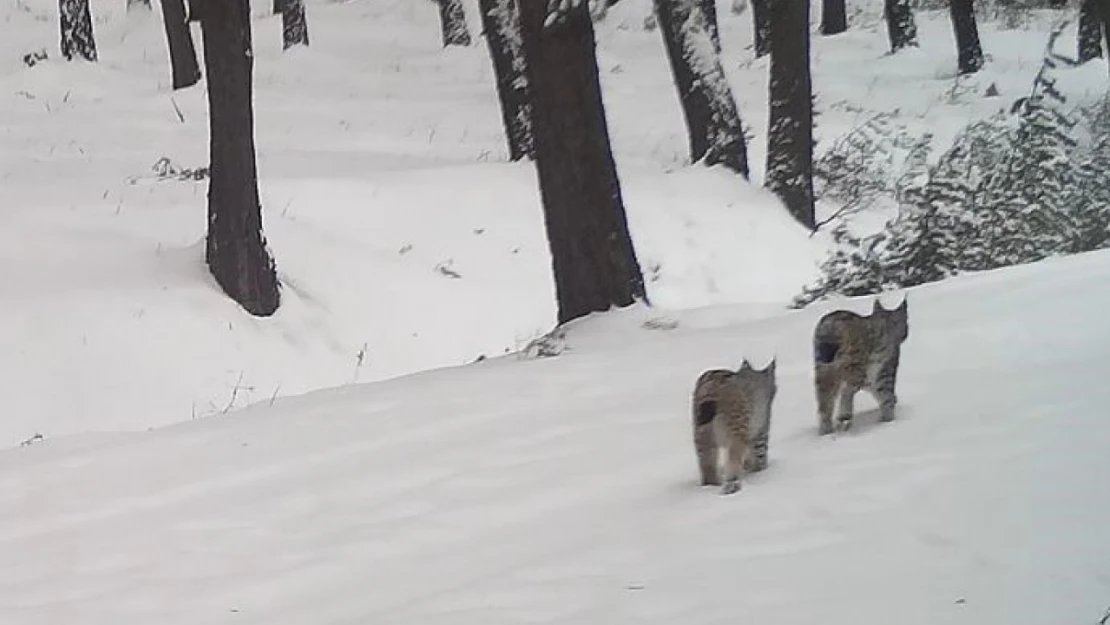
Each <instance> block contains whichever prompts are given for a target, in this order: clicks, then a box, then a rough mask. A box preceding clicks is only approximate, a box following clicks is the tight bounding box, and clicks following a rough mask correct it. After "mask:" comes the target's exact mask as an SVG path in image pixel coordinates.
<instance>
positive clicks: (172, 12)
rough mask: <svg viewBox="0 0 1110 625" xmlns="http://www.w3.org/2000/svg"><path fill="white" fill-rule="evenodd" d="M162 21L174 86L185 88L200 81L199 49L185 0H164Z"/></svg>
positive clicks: (175, 87)
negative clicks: (186, 10)
mask: <svg viewBox="0 0 1110 625" xmlns="http://www.w3.org/2000/svg"><path fill="white" fill-rule="evenodd" d="M162 21H163V23H164V24H165V27H166V44H167V45H168V46H169V49H170V70H171V72H172V74H173V88H174V89H175V90H176V89H184V88H186V87H191V86H193V85H195V84H197V82H199V81H200V66H199V65H198V64H197V51H196V48H195V47H193V33H192V32H190V30H189V22H187V21H186V18H185V2H184V0H162Z"/></svg>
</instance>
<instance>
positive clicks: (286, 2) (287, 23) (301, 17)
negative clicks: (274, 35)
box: [281, 0, 308, 50]
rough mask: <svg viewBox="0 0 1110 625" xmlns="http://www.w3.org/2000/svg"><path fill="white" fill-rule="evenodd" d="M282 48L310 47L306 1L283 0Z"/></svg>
mask: <svg viewBox="0 0 1110 625" xmlns="http://www.w3.org/2000/svg"><path fill="white" fill-rule="evenodd" d="M281 9H282V10H281V47H282V49H283V50H288V49H289V48H292V47H293V46H307V45H308V19H307V18H306V17H305V13H304V0H282V7H281Z"/></svg>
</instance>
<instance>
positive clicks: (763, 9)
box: [751, 0, 772, 59]
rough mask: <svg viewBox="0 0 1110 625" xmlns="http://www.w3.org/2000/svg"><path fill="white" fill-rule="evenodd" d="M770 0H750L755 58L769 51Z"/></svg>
mask: <svg viewBox="0 0 1110 625" xmlns="http://www.w3.org/2000/svg"><path fill="white" fill-rule="evenodd" d="M770 2H772V0H751V3H752V35H753V38H754V41H755V58H757V59H758V58H759V57H761V56H765V55H767V54H770V53H771V13H770V4H769V3H770Z"/></svg>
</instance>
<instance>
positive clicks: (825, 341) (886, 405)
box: [813, 299, 910, 435]
mask: <svg viewBox="0 0 1110 625" xmlns="http://www.w3.org/2000/svg"><path fill="white" fill-rule="evenodd" d="M909 333H910V328H909V319H908V316H907V300H903V301H902V304H901V305H900V306H898V308H895V309H894V310H886V309H885V308H883V306H882V304H880V303H879V300H878V299H876V300H875V304H874V307H873V308H872V310H871V314H870V315H868V316H867V317H861V316H860V315H857V314H855V313H853V312H849V311H845V310H838V311H836V312H831V313H829V314H827V315H825V316H824V317H822V318H821V320H820V321H819V322H817V328H816V329H815V330H814V332H813V361H814V363H813V373H814V386H815V387H816V391H817V413H818V416H819V419H820V420H819V424H818V430H819V431H820V433H821V435H825V434H831V433H832V432H833V421H832V417H833V409H834V405H835V404H836V403H837V400H838V399H839V407H838V409H837V425H838V427H839V428H840V430H841V431H847V430H849V429H850V428H851V427H852V416H853V412H854V409H853V407H852V403H853V398H854V397H855V395H856V393H857V392H859V391H860V390H862V389H866V390H867V391H868V392H870V393H871V394H872V395H874V397H875V399H876V401H878V402H879V414H880V419H881V420H882V421H883V422H888V421H893V420H894V407H895V405H896V404H897V403H898V397H897V396H896V395H895V393H894V384H895V381H896V378H897V377H898V360H899V358H900V356H901V351H902V343H903V342H905V340H906V338H907V337H908V336H909Z"/></svg>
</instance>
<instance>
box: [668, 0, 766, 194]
mask: <svg viewBox="0 0 1110 625" xmlns="http://www.w3.org/2000/svg"><path fill="white" fill-rule="evenodd" d="M703 4H704V3H703V2H699V0H655V12H656V14H657V15H658V16H659V26H660V31H661V32H662V34H663V41H664V43H665V47H666V50H667V58H668V59H669V60H670V65H671V72H672V74H673V76H674V82H675V87H676V88H677V89H678V96H679V100H680V102H681V104H682V112H683V115H684V117H685V119H686V129H687V136H688V137H689V140H690V160H691V161H692V162H695V163H696V162H699V161H700V162H704V163H705V164H706V165H710V166H712V165H724V166H725V167H727V168H729V169H731V170H732V171H734V172H736V173H738V174H740V175H741V176H744V177H745V178H747V176H748V153H747V144H746V142H745V140H744V129H743V126H742V125H741V122H740V113H739V111H738V110H737V107H736V100H735V99H734V98H733V97H732V88H731V87H730V86H729V84H728V78H727V77H726V76H725V72H724V69H723V68H722V67H721V61H720V56H719V55H718V53H717V51H716V46H715V45H714V44H713V41H712V36H711V32H710V30H709V28H708V26H707V23H708V21H707V18H706V16H705V14H704V11H703Z"/></svg>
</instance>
